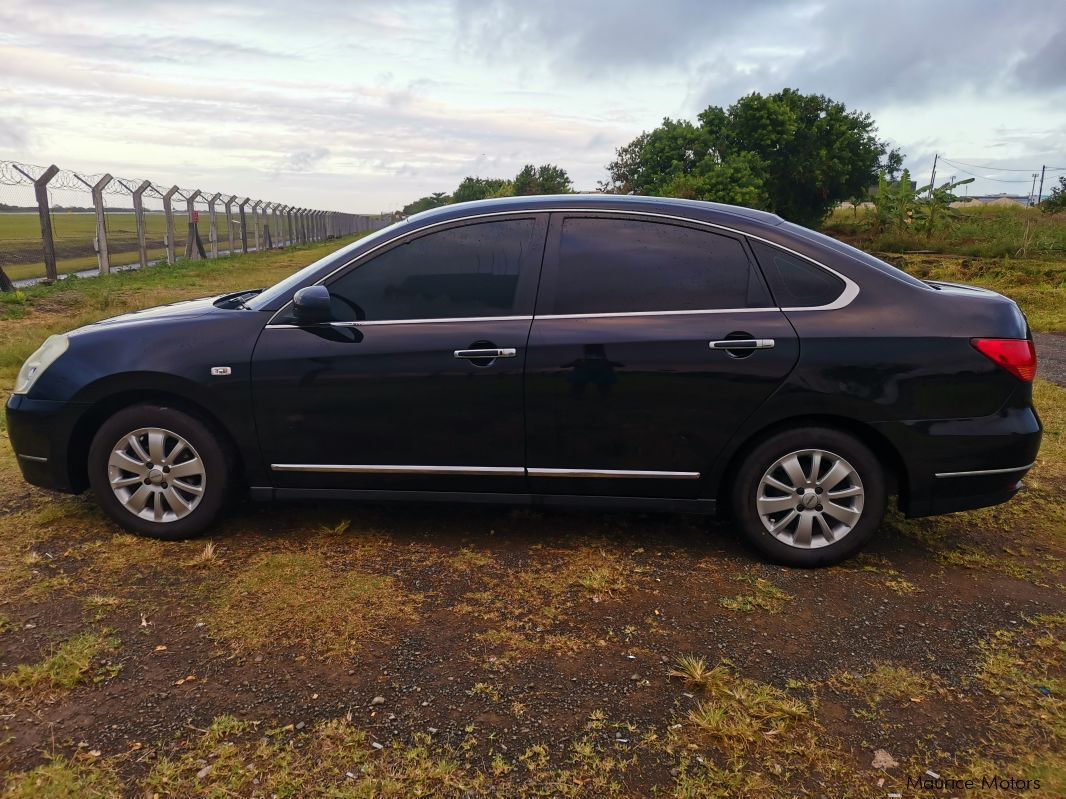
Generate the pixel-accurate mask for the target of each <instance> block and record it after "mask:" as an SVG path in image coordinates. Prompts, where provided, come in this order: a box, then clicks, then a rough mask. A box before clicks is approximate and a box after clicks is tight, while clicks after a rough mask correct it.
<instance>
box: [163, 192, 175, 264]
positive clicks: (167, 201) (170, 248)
mask: <svg viewBox="0 0 1066 799" xmlns="http://www.w3.org/2000/svg"><path fill="white" fill-rule="evenodd" d="M177 193H178V187H177V186H171V187H170V188H169V189H167V190H166V192H164V194H163V213H164V215H166V222H167V233H166V236H167V241H166V245H167V263H168V264H172V263H174V262H175V261H176V260H177V257H176V256H175V254H174V206H173V205H172V198H173V197H174V195H175V194H177Z"/></svg>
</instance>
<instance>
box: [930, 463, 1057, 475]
mask: <svg viewBox="0 0 1066 799" xmlns="http://www.w3.org/2000/svg"><path fill="white" fill-rule="evenodd" d="M1034 466H1036V461H1033V462H1032V463H1030V464H1029V465H1028V466H1012V467H1011V468H1009V469H975V470H974V471H971V472H936V474H934V475H933V476H934V477H980V476H982V475H986V474H1010V473H1011V472H1024V471H1025V470H1026V469H1032V468H1033V467H1034Z"/></svg>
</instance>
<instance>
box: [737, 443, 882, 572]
mask: <svg viewBox="0 0 1066 799" xmlns="http://www.w3.org/2000/svg"><path fill="white" fill-rule="evenodd" d="M885 500H886V493H885V484H884V470H883V469H882V468H881V464H880V463H879V462H878V460H877V457H876V456H875V455H874V454H873V453H872V452H871V451H870V449H869V448H868V447H867V446H866V445H864V444H863V443H862V442H861V441H859V440H858V439H856V438H854V437H853V436H850V435H848V434H847V433H844V432H842V431H839V430H834V429H832V428H822V427H808V428H802V429H799V430H789V431H786V432H782V433H778V434H777V435H774V436H772V437H770V438H768V439H767V440H765V441H763V442H762V443H761V444H758V445H757V446H756V447H755V449H754V450H752V452H751V454H750V455H748V457H747V458H745V460H744V462H743V463H742V465H741V467H740V470H739V473H738V475H737V479H736V481H735V483H734V486H733V497H732V502H733V511H734V514H735V516H736V519H737V520H738V521H739V523H740V526H741V528H742V529H743V531H744V533H745V535H746V536H747V538H748V540H749V541H751V543H753V544H754V545H755V546H756V547H758V548H759V549H760V550H762V551H763V552H764V553H765V554H767V555H768V556H770V557H771V558H773V559H774V560H776V561H778V562H780V563H786V564H788V565H791V566H823V565H828V564H831V563H836V562H838V561H840V560H843V559H844V558H847V557H849V556H851V555H853V554H854V553H855V552H856V551H858V550H859V549H860V548H861V547H862V546H863V545H864V544H865V543H866V542H867V541H868V540H869V539H870V537H871V536H872V535H873V534H874V532H875V531H876V530H877V527H878V526H879V525H880V524H881V520H882V519H883V518H884V513H885Z"/></svg>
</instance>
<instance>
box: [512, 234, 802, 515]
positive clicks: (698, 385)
mask: <svg viewBox="0 0 1066 799" xmlns="http://www.w3.org/2000/svg"><path fill="white" fill-rule="evenodd" d="M797 356H798V342H797V339H796V334H795V331H794V330H793V329H792V326H791V325H790V324H789V322H788V320H787V319H786V318H785V316H784V314H782V313H781V311H780V310H779V309H778V308H776V307H774V305H773V302H772V301H771V299H770V295H769V293H768V292H767V289H766V286H765V284H764V282H763V279H762V276H761V274H760V272H759V270H758V268H757V267H756V266H755V263H754V260H753V259H752V258H751V256H750V253H749V250H748V247H747V244H746V242H745V241H744V239H743V237H741V236H739V235H730V234H729V233H727V232H722V231H720V230H715V229H713V228H708V227H706V226H700V225H697V224H686V223H683V222H672V221H668V220H663V219H661V218H654V217H642V216H639V215H633V216H617V215H615V216H611V215H602V214H601V215H597V214H591V213H590V214H586V213H570V214H553V218H552V221H551V226H550V230H549V235H548V242H547V247H546V251H545V258H544V271H543V275H542V279H541V288H540V292H539V295H538V300H537V307H536V315H535V317H534V320H533V327H532V330H531V332H530V341H529V349H528V352H527V355H526V431H527V438H526V441H527V444H526V450H527V459H526V463H527V467H528V473H529V479H530V490H531V491H532V492H534V493H539V494H582V495H603V496H629V497H661V498H680V499H693V498H700V497H713V496H714V495H715V487H714V486H709V485H706V484H705V481H704V480H703V479H702V478H703V477H704V475H705V474H707V473H708V472H709V471H710V466H711V464H712V463H713V461H714V459H715V456H716V455H717V454H718V453H719V451H720V450H721V449H722V447H723V446H724V445H725V443H726V441H727V440H728V438H729V437H730V435H731V434H732V433H733V431H735V430H736V428H737V427H738V426H739V425H740V423H741V422H743V421H744V419H746V418H747V417H748V416H749V415H750V414H752V413H753V412H754V411H755V410H756V409H757V408H758V407H759V405H760V404H761V403H762V402H763V401H764V400H765V399H766V398H767V397H768V396H769V395H770V394H771V392H773V391H774V389H775V388H776V387H777V386H778V385H779V384H780V383H781V382H782V381H783V380H784V378H785V376H786V375H787V374H788V373H789V371H790V370H791V369H792V367H793V365H794V364H795V362H796V359H797Z"/></svg>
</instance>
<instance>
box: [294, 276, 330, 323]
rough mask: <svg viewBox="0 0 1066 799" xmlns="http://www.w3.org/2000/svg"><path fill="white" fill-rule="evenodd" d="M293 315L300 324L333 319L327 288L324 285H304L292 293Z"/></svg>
mask: <svg viewBox="0 0 1066 799" xmlns="http://www.w3.org/2000/svg"><path fill="white" fill-rule="evenodd" d="M292 307H293V315H294V316H295V317H296V323H297V324H300V325H318V324H322V323H323V322H329V321H330V320H331V319H333V311H332V307H331V304H330V298H329V289H327V288H326V287H325V286H305V287H304V288H302V289H300V290H299V291H297V292H296V294H294V295H293V298H292Z"/></svg>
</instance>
